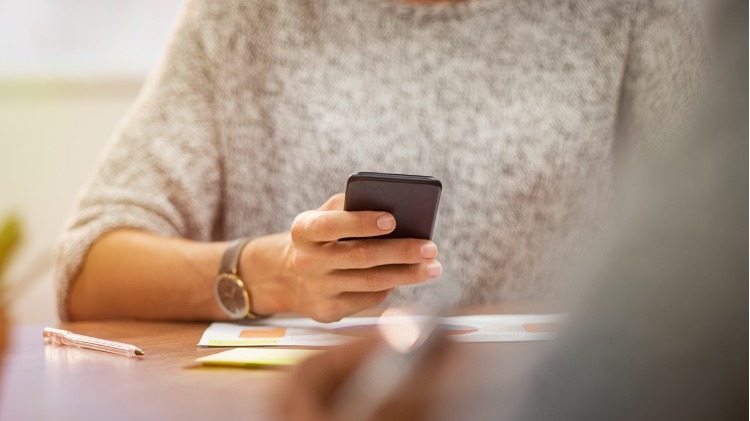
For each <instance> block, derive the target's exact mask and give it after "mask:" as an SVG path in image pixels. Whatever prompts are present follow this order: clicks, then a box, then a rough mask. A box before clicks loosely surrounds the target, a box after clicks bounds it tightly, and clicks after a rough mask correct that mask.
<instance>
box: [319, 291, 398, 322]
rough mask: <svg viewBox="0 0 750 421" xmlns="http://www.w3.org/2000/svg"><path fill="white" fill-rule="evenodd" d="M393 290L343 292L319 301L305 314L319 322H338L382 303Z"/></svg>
mask: <svg viewBox="0 0 750 421" xmlns="http://www.w3.org/2000/svg"><path fill="white" fill-rule="evenodd" d="M391 292H393V290H392V289H388V290H383V291H375V292H343V293H340V294H338V295H336V296H335V297H332V298H328V299H325V300H320V301H318V302H317V303H316V305H315V306H314V307H313V308H311V310H310V311H309V312H305V314H306V315H307V316H309V317H310V318H311V319H313V320H316V321H318V322H323V323H330V322H336V321H339V320H341V319H342V318H344V317H346V316H350V315H352V314H354V313H357V312H360V311H362V310H365V309H368V308H370V307H374V306H376V305H379V304H382V303H383V301H385V300H386V298H388V296H389V295H390V294H391Z"/></svg>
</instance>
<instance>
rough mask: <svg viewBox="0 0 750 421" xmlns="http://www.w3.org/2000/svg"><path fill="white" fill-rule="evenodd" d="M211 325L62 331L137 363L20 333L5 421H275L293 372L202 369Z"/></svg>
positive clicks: (492, 348)
mask: <svg viewBox="0 0 750 421" xmlns="http://www.w3.org/2000/svg"><path fill="white" fill-rule="evenodd" d="M207 326H208V324H207V323H166V322H138V321H106V322H75V323H60V324H58V325H57V327H60V328H63V329H68V330H71V331H73V332H75V333H80V334H83V335H89V336H95V337H98V338H103V339H109V340H114V341H118V342H125V343H130V344H134V345H137V346H139V347H140V348H141V349H142V350H143V351H144V352H145V354H146V355H145V356H144V357H137V358H132V357H124V356H119V355H115V354H109V353H104V352H99V351H93V350H86V349H78V348H71V347H64V346H53V345H49V346H45V345H44V343H43V340H42V330H43V328H44V327H43V326H15V327H13V328H12V329H11V331H10V346H9V349H8V350H7V352H6V356H5V358H4V361H3V362H2V365H3V367H2V371H1V372H0V375H2V379H1V380H2V382H1V383H0V420H3V421H4V420H47V419H55V420H76V421H81V420H89V419H90V420H103V419H107V420H128V421H133V420H141V419H158V420H172V419H175V420H176V419H179V420H192V419H195V420H207V419H222V418H228V419H229V418H235V417H237V416H238V415H240V416H242V417H243V418H247V419H254V420H264V419H273V418H274V417H273V413H274V412H273V411H274V407H275V402H276V397H277V396H278V391H279V382H281V381H283V380H286V379H288V373H289V369H288V368H287V369H247V368H232V367H203V366H199V365H197V364H196V363H195V359H196V358H198V357H202V356H205V355H210V354H214V353H217V352H220V351H222V350H223V349H221V348H202V347H198V346H197V343H198V340H199V339H200V337H201V335H202V334H203V331H204V330H205V328H206V327H207ZM536 346H537V345H534V343H530V342H526V343H493V344H489V343H485V344H461V347H463V348H464V349H466V350H480V351H482V352H487V351H489V352H493V353H495V354H496V353H497V352H500V353H502V352H507V351H509V350H513V351H514V352H513V354H525V353H526V349H527V348H529V347H531V348H533V347H536ZM517 351H520V352H517ZM507 363H508V364H511V363H512V359H507Z"/></svg>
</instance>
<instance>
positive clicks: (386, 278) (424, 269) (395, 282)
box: [326, 260, 443, 292]
mask: <svg viewBox="0 0 750 421" xmlns="http://www.w3.org/2000/svg"><path fill="white" fill-rule="evenodd" d="M442 271H443V267H442V265H441V264H440V262H438V261H437V260H433V261H431V262H429V263H420V264H415V265H388V266H378V267H374V268H369V269H353V270H340V271H336V272H333V273H332V274H331V275H330V276H329V277H328V279H327V280H326V282H327V283H328V285H327V288H329V289H330V290H340V291H344V292H374V291H385V290H390V289H393V288H396V287H399V286H402V285H414V284H419V283H422V282H425V281H431V280H435V279H438V278H439V277H440V274H441V273H442Z"/></svg>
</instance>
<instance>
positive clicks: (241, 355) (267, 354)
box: [196, 348, 322, 367]
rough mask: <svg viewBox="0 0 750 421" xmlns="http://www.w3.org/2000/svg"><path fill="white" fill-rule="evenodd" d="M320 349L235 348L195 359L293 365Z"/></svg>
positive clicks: (248, 364) (245, 364) (232, 363)
mask: <svg viewBox="0 0 750 421" xmlns="http://www.w3.org/2000/svg"><path fill="white" fill-rule="evenodd" d="M319 352H322V350H320V349H281V348H235V349H230V350H228V351H223V352H219V353H217V354H213V355H208V356H205V357H201V358H198V359H196V361H197V362H199V363H201V364H203V365H229V366H237V367H271V366H286V365H294V364H297V363H298V362H300V361H302V360H304V359H305V358H307V357H310V356H312V355H315V354H317V353H319Z"/></svg>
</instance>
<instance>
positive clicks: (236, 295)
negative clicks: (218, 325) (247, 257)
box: [214, 238, 261, 320]
mask: <svg viewBox="0 0 750 421" xmlns="http://www.w3.org/2000/svg"><path fill="white" fill-rule="evenodd" d="M248 242H250V238H240V239H237V240H234V241H232V242H231V243H229V247H227V249H226V251H225V252H224V255H223V256H222V258H221V267H220V268H219V275H218V276H217V277H216V282H215V283H214V297H216V302H217V303H218V304H219V307H220V308H221V309H222V311H224V314H226V315H227V317H229V318H230V319H232V320H239V319H244V318H248V319H251V320H255V319H257V318H260V317H261V316H258V315H257V314H255V313H254V312H253V305H252V296H251V295H250V291H248V289H247V288H245V283H244V282H243V281H242V279H240V277H239V263H240V256H241V255H242V249H243V248H245V245H247V243H248Z"/></svg>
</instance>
